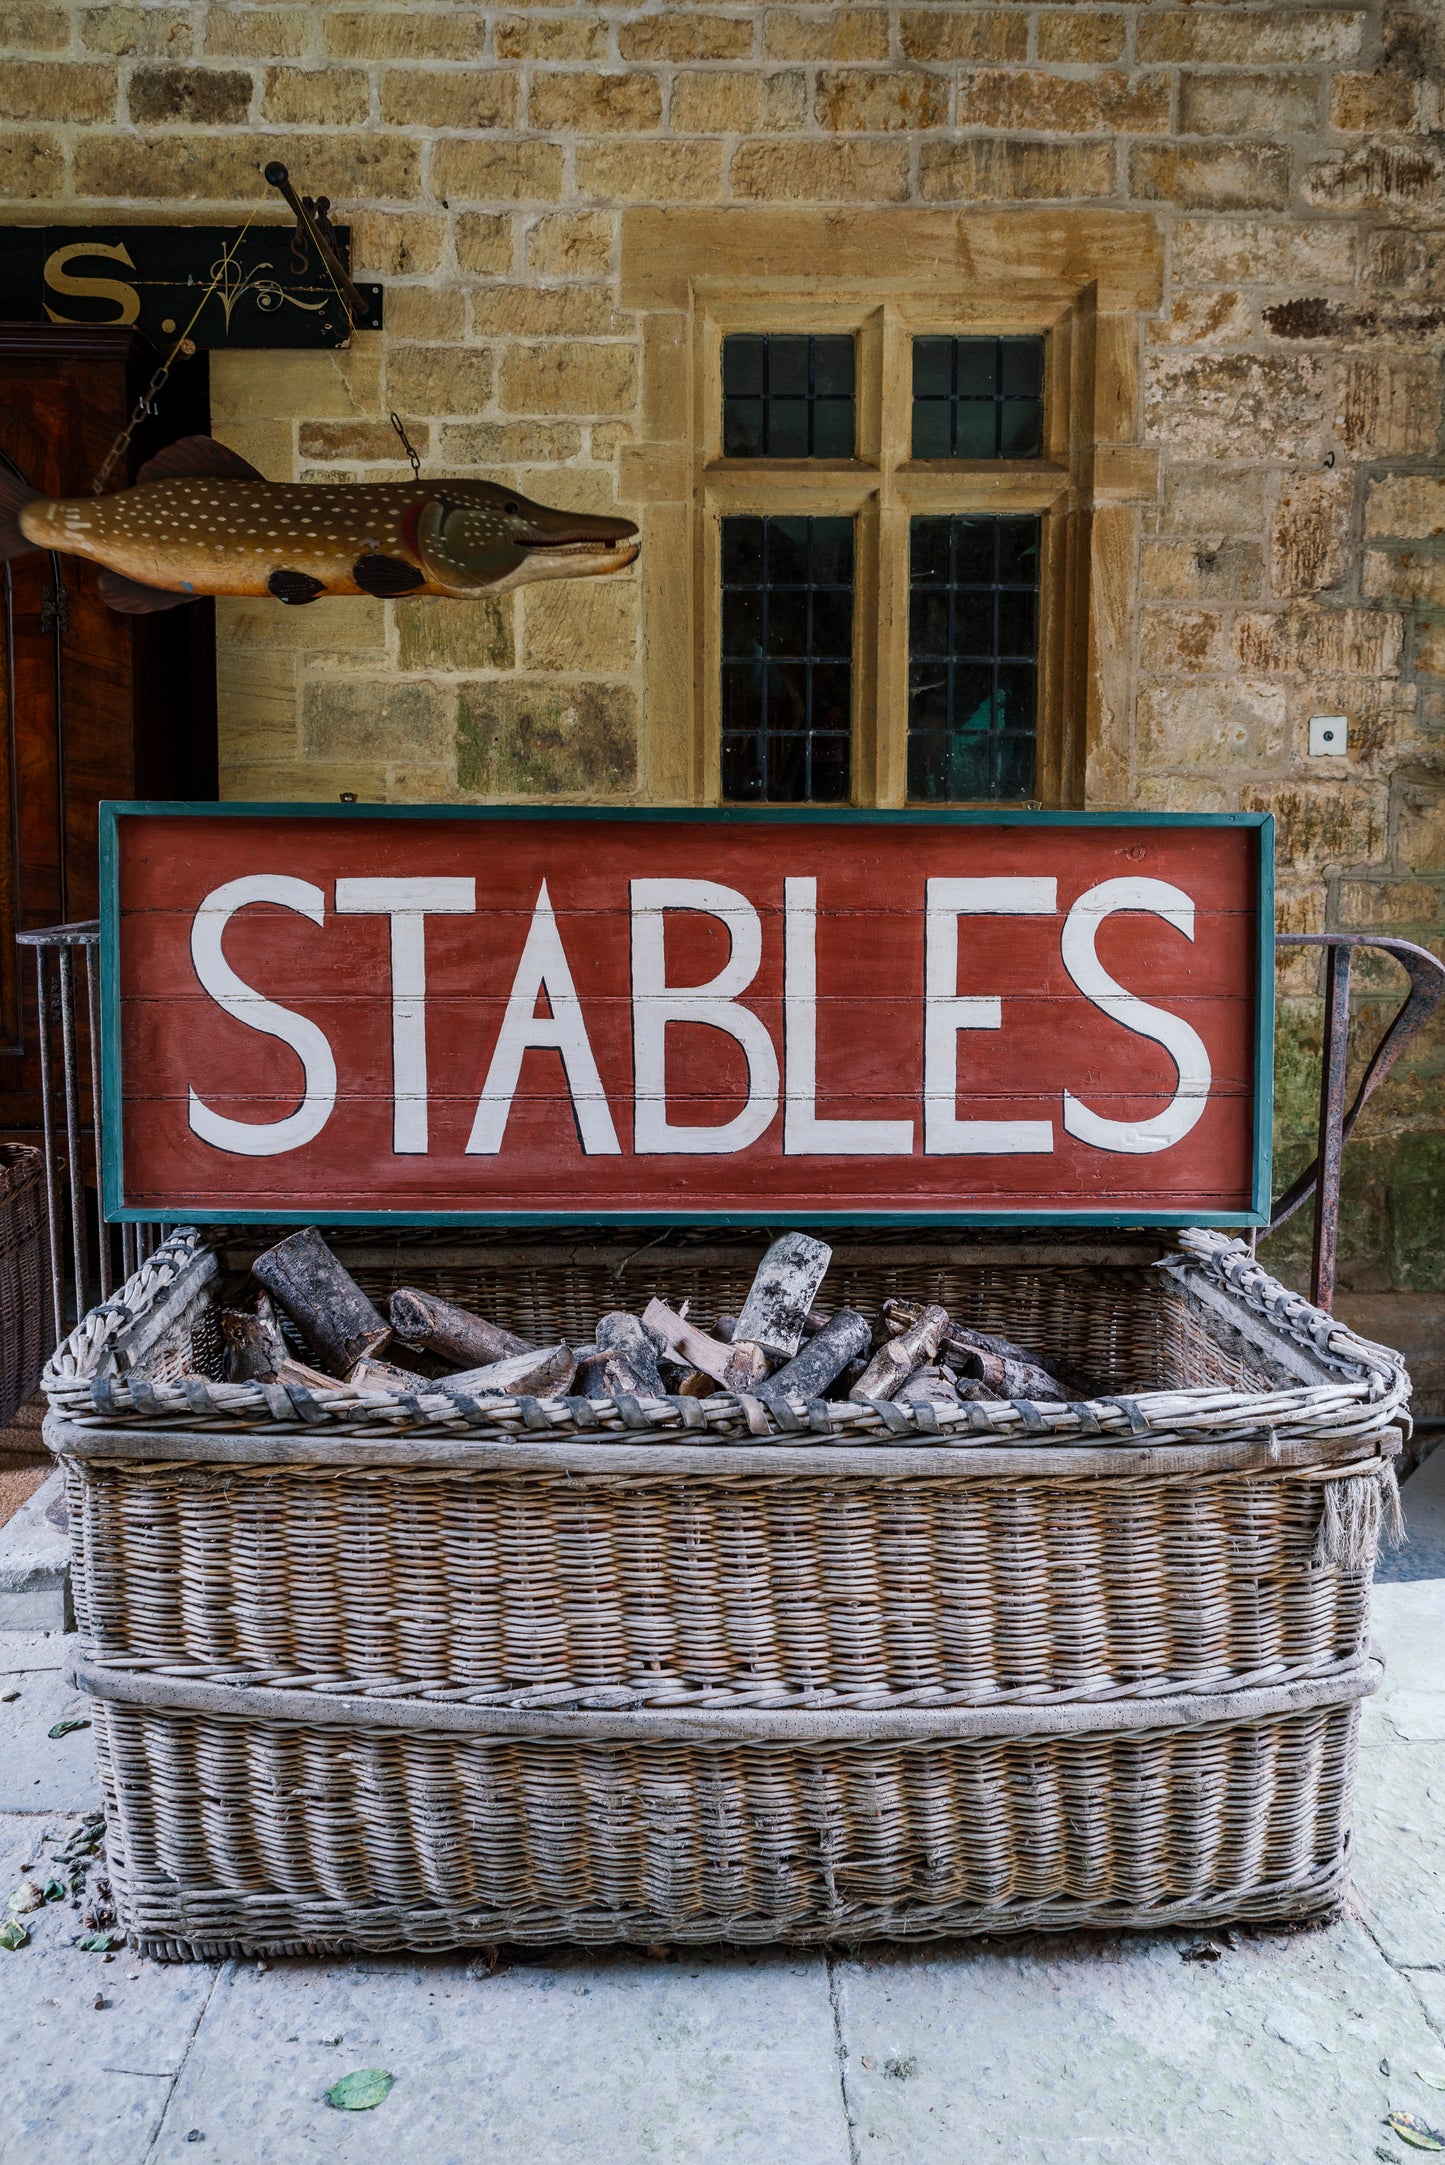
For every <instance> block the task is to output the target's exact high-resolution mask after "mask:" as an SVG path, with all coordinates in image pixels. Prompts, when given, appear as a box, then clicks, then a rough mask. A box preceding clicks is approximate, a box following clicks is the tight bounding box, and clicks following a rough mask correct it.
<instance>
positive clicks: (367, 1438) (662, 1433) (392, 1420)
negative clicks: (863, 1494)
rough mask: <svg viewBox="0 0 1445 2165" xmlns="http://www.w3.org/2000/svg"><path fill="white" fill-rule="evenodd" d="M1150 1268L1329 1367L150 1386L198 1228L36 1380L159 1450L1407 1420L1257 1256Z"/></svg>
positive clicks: (196, 1263)
mask: <svg viewBox="0 0 1445 2165" xmlns="http://www.w3.org/2000/svg"><path fill="white" fill-rule="evenodd" d="M1154 1267H1155V1268H1159V1269H1163V1270H1166V1271H1167V1272H1168V1273H1169V1275H1170V1276H1171V1277H1173V1278H1174V1279H1175V1281H1176V1282H1177V1283H1179V1284H1181V1285H1182V1286H1184V1287H1185V1288H1186V1289H1189V1288H1192V1287H1195V1286H1198V1287H1202V1288H1204V1289H1206V1291H1207V1294H1208V1296H1209V1298H1210V1299H1211V1301H1212V1302H1213V1303H1215V1304H1219V1303H1221V1302H1222V1303H1223V1304H1225V1306H1226V1308H1233V1309H1234V1310H1235V1311H1236V1312H1238V1311H1243V1312H1244V1318H1245V1320H1251V1319H1252V1320H1254V1321H1255V1323H1256V1324H1258V1323H1261V1322H1262V1323H1263V1324H1264V1326H1265V1328H1266V1330H1267V1331H1268V1332H1270V1333H1271V1334H1272V1335H1273V1336H1274V1337H1275V1338H1276V1339H1277V1340H1279V1341H1280V1342H1281V1343H1282V1347H1287V1348H1289V1349H1291V1350H1292V1351H1294V1352H1295V1354H1296V1355H1297V1356H1298V1355H1303V1356H1304V1357H1305V1359H1306V1360H1307V1362H1308V1363H1309V1364H1310V1365H1311V1366H1314V1367H1317V1368H1321V1369H1327V1370H1328V1369H1332V1370H1334V1371H1335V1377H1334V1379H1332V1380H1325V1381H1322V1382H1320V1383H1311V1384H1306V1385H1301V1386H1298V1387H1295V1388H1291V1389H1276V1390H1272V1391H1229V1390H1223V1389H1212V1390H1210V1389H1196V1390H1160V1391H1140V1392H1136V1393H1132V1394H1117V1395H1113V1396H1107V1397H1101V1398H1096V1399H1091V1400H1087V1401H1073V1402H1068V1403H1058V1404H1053V1403H1049V1404H1043V1403H1035V1402H1032V1401H1029V1400H1025V1399H996V1400H984V1401H969V1402H966V1403H965V1404H963V1405H959V1406H930V1405H916V1406H915V1405H907V1406H900V1405H894V1404H892V1403H891V1402H888V1401H886V1400H885V1401H877V1400H874V1401H868V1402H866V1403H863V1404H858V1403H854V1402H852V1401H846V1400H822V1399H814V1400H811V1401H804V1400H802V1399H801V1398H794V1399H789V1400H783V1399H782V1398H781V1397H780V1396H779V1395H777V1394H772V1395H770V1396H769V1397H768V1398H767V1399H766V1400H764V1399H763V1398H760V1397H757V1396H753V1395H750V1394H738V1393H734V1392H729V1391H718V1392H716V1393H714V1394H713V1395H712V1396H711V1397H708V1398H681V1397H672V1396H669V1397H663V1398H651V1397H648V1398H643V1399H635V1398H626V1397H624V1398H603V1399H585V1398H577V1397H549V1398H540V1399H539V1398H531V1397H499V1398H489V1399H486V1400H478V1399H474V1398H464V1397H460V1396H454V1395H452V1394H449V1393H446V1392H443V1391H441V1390H439V1389H427V1388H426V1387H425V1386H423V1387H422V1388H420V1389H418V1390H417V1391H416V1392H409V1393H407V1394H405V1395H404V1396H402V1397H392V1396H390V1395H389V1394H385V1393H381V1392H376V1391H365V1390H360V1389H358V1388H356V1387H355V1386H354V1385H351V1384H348V1383H344V1382H341V1381H340V1380H338V1381H337V1382H336V1384H335V1385H334V1387H333V1388H331V1389H328V1390H325V1391H322V1390H315V1391H311V1390H308V1389H306V1388H305V1387H303V1386H301V1385H298V1384H287V1385H282V1384H278V1383H269V1384H268V1383H220V1382H215V1381H212V1380H211V1379H209V1378H206V1377H202V1376H182V1377H179V1378H177V1379H174V1380H172V1381H168V1382H155V1381H152V1380H151V1379H149V1378H147V1377H144V1376H142V1375H140V1374H139V1373H136V1372H131V1373H129V1374H125V1375H119V1374H115V1373H107V1372H106V1371H107V1369H110V1368H113V1365H114V1356H115V1352H116V1349H117V1346H118V1343H119V1341H120V1340H121V1339H122V1338H123V1337H124V1336H125V1335H126V1334H128V1333H129V1332H130V1331H132V1330H133V1329H134V1328H135V1326H136V1324H137V1322H139V1321H141V1320H142V1319H144V1318H146V1317H149V1316H153V1315H154V1314H155V1313H156V1312H157V1311H158V1310H159V1309H160V1308H161V1307H162V1306H163V1305H170V1304H171V1303H173V1302H175V1303H179V1302H181V1301H182V1300H183V1299H184V1297H185V1296H186V1295H187V1293H188V1292H191V1291H199V1289H200V1287H201V1286H202V1285H203V1284H204V1283H205V1282H206V1281H207V1280H209V1279H210V1278H211V1277H213V1276H214V1275H215V1274H216V1269H217V1257H216V1249H215V1247H214V1246H213V1245H211V1244H210V1243H209V1242H208V1241H207V1240H206V1238H205V1237H204V1235H203V1234H202V1232H201V1230H200V1229H199V1228H198V1227H196V1226H182V1227H179V1228H177V1229H176V1230H175V1231H174V1232H173V1233H172V1234H171V1235H170V1236H169V1238H168V1239H167V1240H166V1241H165V1242H163V1244H162V1245H161V1246H160V1247H159V1248H158V1249H156V1251H155V1252H154V1254H152V1255H151V1256H150V1257H149V1258H147V1260H146V1261H145V1262H144V1263H142V1264H141V1266H140V1268H139V1269H138V1270H137V1271H136V1272H135V1274H134V1275H133V1276H132V1277H131V1278H130V1279H129V1280H127V1282H126V1284H125V1285H124V1286H123V1287H122V1288H121V1289H120V1291H119V1292H118V1293H117V1294H116V1295H115V1296H113V1297H112V1299H111V1300H109V1301H106V1302H103V1303H101V1304H100V1305H99V1306H98V1307H96V1308H93V1309H92V1310H91V1311H90V1313H89V1314H88V1315H87V1316H85V1317H84V1318H83V1319H82V1321H81V1322H80V1323H78V1324H77V1325H76V1327H75V1329H74V1330H73V1331H72V1332H71V1333H70V1335H69V1337H68V1338H67V1339H66V1340H65V1341H64V1343H63V1344H62V1345H60V1346H59V1347H57V1348H56V1350H55V1352H54V1353H53V1354H52V1356H51V1358H50V1360H49V1361H48V1362H47V1364H46V1367H45V1372H44V1374H43V1376H42V1378H41V1384H42V1388H43V1389H44V1391H45V1394H46V1397H47V1399H48V1401H49V1404H50V1409H51V1415H52V1417H54V1416H59V1417H60V1420H61V1421H62V1422H63V1423H64V1424H65V1425H66V1427H67V1430H68V1431H69V1432H72V1433H73V1431H74V1430H75V1429H77V1428H82V1429H83V1428H92V1427H95V1426H97V1425H104V1426H107V1427H110V1428H112V1429H115V1428H117V1427H121V1426H130V1427H142V1428H144V1429H146V1430H147V1431H149V1432H150V1441H151V1443H152V1444H153V1446H155V1450H154V1451H153V1454H152V1455H162V1454H163V1452H164V1449H165V1444H166V1442H167V1441H169V1440H170V1438H172V1437H173V1438H174V1440H175V1441H177V1442H179V1441H180V1435H179V1433H178V1431H188V1432H192V1433H201V1434H203V1433H204V1432H205V1431H206V1430H207V1429H212V1430H214V1429H224V1430H227V1431H229V1432H230V1433H231V1434H232V1435H236V1434H237V1433H243V1434H247V1435H248V1437H249V1439H250V1440H253V1441H254V1442H255V1443H256V1444H257V1445H260V1446H263V1447H264V1445H265V1443H266V1442H267V1440H268V1438H267V1436H266V1435H265V1433H264V1432H265V1431H266V1430H270V1431H272V1432H273V1433H274V1432H275V1431H277V1430H278V1429H280V1430H282V1431H284V1430H288V1429H289V1430H290V1431H291V1433H292V1434H293V1435H294V1434H295V1432H296V1430H297V1429H298V1428H299V1429H303V1430H309V1431H311V1433H312V1434H313V1435H314V1436H316V1437H317V1440H319V1432H320V1431H322V1430H326V1431H329V1432H330V1434H332V1435H337V1434H350V1435H353V1436H355V1437H356V1438H357V1440H358V1441H364V1442H367V1443H370V1444H372V1445H373V1446H374V1445H376V1444H378V1443H384V1442H385V1441H386V1440H388V1439H389V1438H395V1439H403V1438H404V1439H407V1440H408V1441H412V1440H415V1441H417V1442H420V1441H421V1440H422V1438H423V1437H427V1436H430V1437H433V1438H436V1439H438V1440H440V1439H453V1438H459V1437H475V1438H477V1439H478V1440H480V1439H482V1438H491V1439H493V1440H496V1441H501V1442H505V1441H508V1440H517V1441H520V1440H522V1439H527V1440H537V1439H540V1438H541V1437H543V1436H546V1437H550V1438H553V1439H557V1440H562V1439H571V1440H573V1441H576V1442H580V1441H583V1440H584V1439H585V1440H589V1441H598V1440H603V1439H605V1438H607V1437H609V1436H617V1437H620V1438H622V1439H623V1440H635V1441H638V1442H642V1441H648V1440H651V1441H653V1442H656V1443H661V1442H687V1443H690V1444H691V1443H696V1444H720V1443H726V1442H731V1441H742V1442H748V1443H757V1442H763V1441H768V1440H770V1439H776V1440H782V1441H786V1442H788V1443H790V1444H793V1445H795V1446H804V1447H810V1448H812V1449H815V1450H816V1449H817V1448H818V1447H819V1446H826V1445H833V1446H837V1445H840V1444H842V1445H848V1444H852V1445H854V1446H859V1445H869V1444H882V1445H884V1446H885V1447H889V1448H885V1449H884V1451H882V1452H881V1453H877V1454H875V1455H878V1456H880V1457H884V1458H890V1457H892V1455H893V1449H894V1448H896V1447H897V1446H898V1445H899V1444H903V1443H907V1444H915V1445H918V1444H922V1445H925V1446H929V1447H932V1449H933V1450H935V1451H936V1450H937V1449H938V1448H939V1447H941V1446H942V1447H952V1448H953V1449H958V1448H959V1447H960V1446H964V1447H968V1448H970V1449H976V1448H977V1447H978V1446H979V1445H981V1444H995V1445H997V1444H1002V1445H1006V1446H1012V1447H1013V1448H1015V1449H1017V1448H1018V1446H1019V1445H1024V1444H1028V1443H1037V1444H1043V1445H1048V1446H1052V1447H1054V1448H1057V1446H1058V1445H1059V1444H1061V1443H1063V1444H1075V1443H1078V1444H1087V1445H1102V1446H1105V1447H1107V1446H1109V1445H1117V1444H1119V1443H1124V1444H1128V1443H1135V1444H1138V1443H1142V1442H1149V1443H1170V1444H1173V1443H1179V1444H1188V1443H1196V1444H1197V1443H1200V1442H1228V1441H1240V1440H1245V1439H1249V1440H1259V1439H1261V1438H1264V1439H1268V1440H1269V1441H1271V1442H1275V1443H1278V1442H1287V1441H1296V1440H1301V1439H1307V1438H1323V1437H1325V1436H1335V1437H1345V1438H1351V1439H1353V1440H1354V1441H1355V1442H1357V1443H1359V1444H1362V1445H1363V1444H1366V1443H1372V1442H1374V1441H1376V1440H1377V1439H1379V1437H1380V1436H1381V1435H1382V1433H1383V1432H1384V1431H1385V1430H1386V1429H1388V1428H1390V1427H1392V1426H1396V1425H1398V1426H1401V1427H1405V1428H1408V1426H1409V1415H1408V1412H1407V1410H1406V1408H1407V1405H1408V1399H1409V1390H1410V1382H1409V1376H1408V1374H1407V1372H1406V1370H1405V1367H1404V1364H1403V1362H1402V1361H1401V1359H1400V1356H1399V1355H1398V1354H1397V1353H1395V1352H1393V1351H1392V1350H1391V1349H1390V1348H1388V1347H1384V1346H1379V1345H1375V1344H1374V1343H1373V1342H1372V1341H1370V1340H1368V1339H1365V1338H1362V1337H1360V1336H1358V1334H1357V1333H1355V1332H1354V1331H1352V1330H1350V1329H1349V1327H1348V1326H1347V1325H1346V1324H1343V1323H1340V1322H1339V1321H1337V1320H1336V1318H1334V1317H1333V1316H1330V1315H1328V1314H1326V1313H1325V1312H1324V1311H1323V1310H1322V1309H1319V1308H1316V1307H1314V1306H1312V1305H1311V1303H1310V1302H1308V1301H1307V1300H1305V1299H1304V1298H1303V1297H1302V1296H1301V1295H1300V1294H1297V1293H1292V1292H1290V1291H1289V1290H1288V1288H1286V1287H1285V1286H1283V1285H1281V1284H1280V1283H1279V1282H1278V1280H1276V1279H1274V1278H1272V1277H1271V1276H1270V1274H1269V1273H1268V1272H1267V1271H1265V1270H1264V1269H1263V1268H1262V1267H1261V1266H1260V1265H1259V1264H1258V1263H1257V1262H1256V1261H1255V1259H1254V1257H1253V1255H1252V1254H1251V1253H1250V1251H1249V1249H1248V1248H1247V1247H1246V1245H1245V1244H1244V1242H1243V1241H1240V1240H1236V1239H1232V1238H1230V1237H1229V1236H1227V1235H1225V1234H1222V1233H1218V1232H1215V1231H1213V1230H1212V1229H1208V1228H1202V1227H1193V1228H1187V1229H1185V1230H1184V1231H1182V1232H1181V1233H1180V1234H1179V1235H1178V1248H1177V1251H1176V1252H1175V1253H1173V1254H1169V1255H1166V1256H1165V1257H1164V1258H1163V1259H1162V1260H1161V1262H1159V1263H1158V1264H1156V1265H1155V1266H1154Z"/></svg>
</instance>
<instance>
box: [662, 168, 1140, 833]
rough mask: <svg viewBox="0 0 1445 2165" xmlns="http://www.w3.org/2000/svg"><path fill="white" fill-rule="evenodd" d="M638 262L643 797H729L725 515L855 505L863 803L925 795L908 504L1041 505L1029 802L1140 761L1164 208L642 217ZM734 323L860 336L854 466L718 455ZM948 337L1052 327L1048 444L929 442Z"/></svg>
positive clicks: (850, 511) (938, 507) (1068, 799)
mask: <svg viewBox="0 0 1445 2165" xmlns="http://www.w3.org/2000/svg"><path fill="white" fill-rule="evenodd" d="M621 256H622V277H621V301H622V305H623V306H624V307H631V308H634V309H638V310H639V311H640V312H641V314H642V338H643V397H642V404H643V424H642V429H641V431H640V440H639V441H638V442H637V443H636V444H634V445H632V446H630V447H628V449H627V450H626V451H624V453H623V457H622V462H621V480H622V495H623V500H624V502H625V503H626V504H627V506H628V508H629V509H632V510H634V512H635V513H638V514H640V518H641V524H642V529H643V537H644V539H643V552H642V563H641V569H642V579H643V654H644V711H643V721H642V730H641V742H640V777H639V778H640V784H641V790H642V793H643V794H644V795H645V796H646V797H648V798H650V799H651V801H653V802H672V803H682V804H691V805H701V806H708V805H720V804H722V802H723V799H722V794H721V787H722V776H721V735H722V732H721V654H720V644H721V564H720V544H721V520H722V517H723V516H724V515H725V514H727V513H733V512H749V513H753V514H761V515H773V516H778V515H784V516H786V515H787V514H789V513H792V514H794V515H803V516H806V515H808V514H810V513H812V514H815V515H822V514H825V513H844V514H847V515H850V516H852V517H853V518H854V520H855V525H856V537H857V555H856V563H857V572H856V588H855V617H854V624H855V629H854V693H853V699H854V726H853V748H854V761H853V777H852V802H853V803H854V804H855V805H859V806H878V807H893V806H902V805H905V804H906V803H907V802H908V797H907V758H908V699H907V683H908V581H909V572H908V521H909V519H910V518H911V517H913V516H914V515H916V514H919V513H932V514H934V515H942V514H945V513H956V514H962V515H967V514H969V513H983V514H990V513H994V514H997V513H1008V512H1036V513H1038V514H1039V515H1040V517H1041V522H1042V540H1043V546H1042V550H1041V563H1040V641H1039V711H1038V755H1037V758H1038V764H1037V771H1036V793H1035V795H1034V796H1033V797H1032V798H1030V799H1027V800H1019V801H1018V802H1019V803H1020V806H1021V807H1023V806H1027V805H1038V806H1042V807H1046V808H1050V809H1054V808H1060V809H1067V808H1071V807H1078V806H1082V805H1083V804H1085V803H1086V802H1087V801H1088V800H1089V798H1090V797H1091V796H1093V797H1102V798H1104V799H1105V800H1106V801H1107V800H1108V798H1109V797H1111V796H1115V795H1116V794H1118V793H1119V792H1118V791H1117V780H1118V778H1121V777H1122V776H1124V775H1126V774H1127V772H1128V770H1129V767H1130V765H1131V759H1132V742H1131V739H1132V711H1131V710H1132V659H1133V615H1134V597H1133V572H1134V566H1135V562H1136V557H1137V547H1138V528H1139V518H1138V512H1137V510H1136V508H1135V507H1136V506H1137V505H1138V504H1139V503H1141V502H1143V501H1146V500H1147V499H1148V498H1150V497H1152V496H1153V495H1154V494H1155V492H1156V488H1157V457H1156V456H1155V455H1154V454H1152V453H1150V452H1148V451H1145V450H1144V449H1143V448H1142V447H1140V446H1139V444H1138V437H1139V433H1140V427H1141V422H1140V411H1139V347H1140V342H1141V338H1142V321H1141V319H1142V316H1143V315H1144V314H1145V313H1146V312H1152V310H1153V309H1154V308H1156V307H1157V306H1158V302H1159V294H1160V290H1161V285H1162V249H1161V246H1160V241H1159V234H1158V230H1157V227H1156V225H1155V223H1154V221H1153V219H1152V218H1151V217H1149V216H1147V215H1141V214H1137V213H1113V212H1073V211H1065V212H1062V213H1060V214H1057V215H1053V216H1050V215H1048V214H1043V213H1038V212H1033V211H1024V212H981V213H977V214H973V213H967V214H961V215H960V214H949V213H936V212H925V211H911V210H898V211H894V212H874V213H860V214H857V215H856V216H854V217H851V218H850V219H848V220H847V221H842V220H840V218H839V216H838V214H836V213H833V214H830V213H826V212H809V211H806V210H803V211H795V212H789V213H787V214H779V213H774V212H753V211H749V210H744V209H726V208H722V209H718V208H714V209H710V210H705V211H695V212H685V211H677V212H653V211H637V212H630V213H627V214H626V215H625V216H624V218H623V221H622V250H621ZM820 264H821V265H835V266H836V275H829V273H828V272H827V271H826V270H820V269H819V268H818V266H819V265H820ZM900 264H902V265H904V266H906V270H905V272H904V273H902V274H900V273H899V272H898V269H897V266H898V265H900ZM970 264H971V266H972V268H969V269H965V268H964V267H963V266H966V265H970ZM731 331H755V332H756V331H777V332H788V331H794V332H804V331H812V332H822V333H827V332H840V331H849V332H851V333H852V334H853V335H854V337H855V339H856V340H857V357H858V366H857V389H856V399H857V406H856V412H857V428H858V433H857V439H856V444H855V451H856V456H855V457H854V458H853V459H850V460H824V459H800V460H785V459H749V460H742V459H724V458H723V456H722V436H721V432H722V340H723V338H724V336H725V335H727V333H729V332H731ZM940 333H947V334H956V335H959V336H964V337H967V336H971V335H980V336H989V335H1004V336H1007V335H1028V334H1038V335H1041V336H1042V337H1043V338H1044V341H1045V382H1044V444H1043V456H1042V457H1040V458H1038V459H1016V460H1004V459H988V460H961V459H937V460H914V459H913V458H912V456H911V449H912V443H911V419H912V350H911V341H912V338H913V336H914V335H917V334H934V335H937V334H940ZM1101 544H1102V546H1101ZM959 801H960V802H974V803H977V802H978V801H979V800H959ZM988 801H989V802H993V800H988ZM997 808H998V809H999V810H1001V811H1003V810H1007V809H1009V806H1008V805H1007V804H1003V803H999V804H998V806H997ZM801 809H803V810H804V811H806V807H803V808H801ZM819 809H820V810H822V809H825V808H823V807H819Z"/></svg>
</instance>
